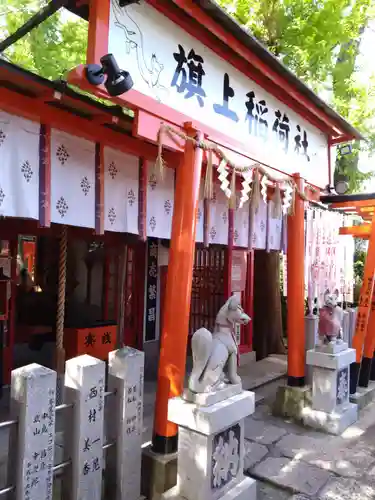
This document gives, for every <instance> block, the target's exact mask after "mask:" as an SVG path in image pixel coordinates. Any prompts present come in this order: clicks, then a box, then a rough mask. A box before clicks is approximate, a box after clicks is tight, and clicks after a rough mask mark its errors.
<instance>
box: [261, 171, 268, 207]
mask: <svg viewBox="0 0 375 500" xmlns="http://www.w3.org/2000/svg"><path fill="white" fill-rule="evenodd" d="M260 186H261V190H260V194H261V195H262V198H263V201H264V203H267V176H266V175H263V177H262V180H261V181H260Z"/></svg>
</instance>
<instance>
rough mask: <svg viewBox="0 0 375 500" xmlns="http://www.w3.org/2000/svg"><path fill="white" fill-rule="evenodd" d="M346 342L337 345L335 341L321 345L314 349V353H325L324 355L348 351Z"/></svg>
mask: <svg viewBox="0 0 375 500" xmlns="http://www.w3.org/2000/svg"><path fill="white" fill-rule="evenodd" d="M348 347H349V346H348V344H347V343H346V342H341V343H338V342H337V341H336V342H334V343H332V344H323V345H319V346H316V347H315V350H316V351H319V352H325V353H326V354H338V353H339V352H341V351H346V349H348Z"/></svg>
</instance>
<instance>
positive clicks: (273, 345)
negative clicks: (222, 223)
mask: <svg viewBox="0 0 375 500" xmlns="http://www.w3.org/2000/svg"><path fill="white" fill-rule="evenodd" d="M253 321H254V324H253V332H254V337H253V344H254V350H255V351H256V359H257V361H259V360H261V359H263V358H266V357H267V356H269V355H270V354H285V352H286V351H285V347H284V343H283V328H282V315H281V298H280V256H279V254H278V252H269V253H267V252H266V251H264V250H256V251H255V261H254V320H253Z"/></svg>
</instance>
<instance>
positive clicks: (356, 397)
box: [349, 382, 375, 410]
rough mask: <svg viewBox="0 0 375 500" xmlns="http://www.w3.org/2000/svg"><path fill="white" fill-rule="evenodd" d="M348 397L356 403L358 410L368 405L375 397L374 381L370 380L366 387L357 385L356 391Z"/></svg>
mask: <svg viewBox="0 0 375 500" xmlns="http://www.w3.org/2000/svg"><path fill="white" fill-rule="evenodd" d="M349 399H350V402H351V403H354V404H356V405H358V409H359V410H361V409H362V408H364V407H365V406H367V405H369V404H370V403H371V402H372V401H374V399H375V382H370V383H369V385H368V387H357V392H356V393H355V394H351V395H350V397H349Z"/></svg>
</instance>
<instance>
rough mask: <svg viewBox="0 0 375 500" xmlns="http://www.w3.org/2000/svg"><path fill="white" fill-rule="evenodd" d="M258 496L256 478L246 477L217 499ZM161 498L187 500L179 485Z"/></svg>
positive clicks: (243, 499) (250, 499)
mask: <svg viewBox="0 0 375 500" xmlns="http://www.w3.org/2000/svg"><path fill="white" fill-rule="evenodd" d="M256 497H257V485H256V481H255V480H254V479H251V478H250V477H245V478H244V479H243V480H242V481H241V482H240V483H238V484H237V485H236V486H234V487H233V488H232V489H230V490H229V491H227V492H226V493H224V495H222V496H218V497H217V500H256ZM161 500H185V499H184V497H183V496H181V495H180V494H179V488H178V486H175V487H174V488H171V489H170V490H168V491H166V492H165V493H164V494H163V495H162V496H161Z"/></svg>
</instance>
